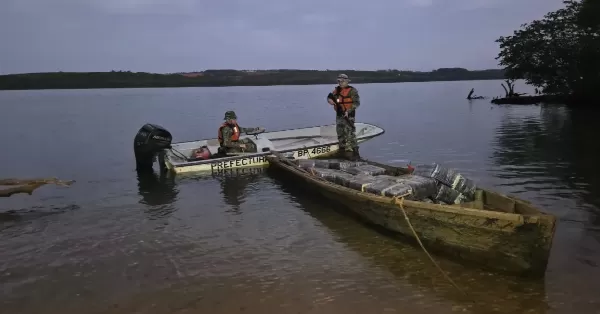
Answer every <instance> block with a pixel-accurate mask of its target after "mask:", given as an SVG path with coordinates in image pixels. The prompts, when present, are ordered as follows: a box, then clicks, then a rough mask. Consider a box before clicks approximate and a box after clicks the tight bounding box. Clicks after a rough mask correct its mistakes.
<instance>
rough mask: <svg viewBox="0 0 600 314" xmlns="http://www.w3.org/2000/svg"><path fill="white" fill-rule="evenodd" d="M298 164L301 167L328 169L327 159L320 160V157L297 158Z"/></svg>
mask: <svg viewBox="0 0 600 314" xmlns="http://www.w3.org/2000/svg"><path fill="white" fill-rule="evenodd" d="M297 162H298V166H300V168H303V169H307V170H308V169H311V168H322V169H329V168H330V167H329V164H330V163H329V160H320V159H299V160H298V161H297Z"/></svg>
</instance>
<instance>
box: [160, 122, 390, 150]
mask: <svg viewBox="0 0 600 314" xmlns="http://www.w3.org/2000/svg"><path fill="white" fill-rule="evenodd" d="M357 123H360V124H364V125H368V126H372V127H376V128H378V129H380V130H381V131H382V132H381V133H378V135H381V134H384V133H385V129H384V128H382V127H380V126H377V125H375V124H372V123H368V122H355V124H357ZM335 125H336V124H335V123H331V124H323V125H313V126H307V127H305V128H292V129H283V130H273V131H269V132H262V133H259V134H272V133H277V132H285V131H294V130H308V129H314V128H321V127H324V126H335ZM251 136H254V134H251V135H249V134H247V135H242V137H251ZM307 137H311V136H307ZM290 138H293V137H290ZM216 139H217V138H216V137H211V138H202V139H197V140H191V141H184V142H174V143H172V144H171V145H178V144H189V143H195V142H202V141H210V140H216ZM284 139H287V138H284Z"/></svg>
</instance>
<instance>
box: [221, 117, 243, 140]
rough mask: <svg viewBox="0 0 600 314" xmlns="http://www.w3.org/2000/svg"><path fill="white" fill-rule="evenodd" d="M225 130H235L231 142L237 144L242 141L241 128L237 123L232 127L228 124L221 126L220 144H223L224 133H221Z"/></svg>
mask: <svg viewBox="0 0 600 314" xmlns="http://www.w3.org/2000/svg"><path fill="white" fill-rule="evenodd" d="M223 128H232V129H233V135H231V140H232V141H233V142H237V141H238V140H239V139H240V126H239V125H238V124H237V123H236V124H235V125H233V126H231V125H229V124H228V123H227V122H225V123H223V124H221V126H220V127H219V132H218V133H219V134H218V136H219V144H221V145H222V144H223V132H221V130H223Z"/></svg>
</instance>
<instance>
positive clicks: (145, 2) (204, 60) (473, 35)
mask: <svg viewBox="0 0 600 314" xmlns="http://www.w3.org/2000/svg"><path fill="white" fill-rule="evenodd" d="M561 7H563V4H562V0H379V1H378V0H372V1H365V0H362V1H359V0H347V1H339V0H213V1H209V0H0V73H2V74H8V73H23V72H45V71H110V70H113V69H114V70H131V71H144V72H159V73H166V72H184V71H194V70H205V69H220V68H227V69H279V68H297V69H388V68H394V69H406V70H427V71H428V70H432V69H436V68H439V67H465V68H468V69H484V68H497V67H498V65H497V61H496V60H495V59H494V58H495V57H496V55H497V53H498V45H497V43H495V42H494V40H495V39H497V38H498V37H499V36H501V35H510V34H512V31H513V30H515V29H517V28H518V27H519V25H521V24H522V23H526V22H529V21H531V20H533V19H538V18H541V17H543V15H544V14H545V13H547V12H549V11H553V10H556V9H558V8H561Z"/></svg>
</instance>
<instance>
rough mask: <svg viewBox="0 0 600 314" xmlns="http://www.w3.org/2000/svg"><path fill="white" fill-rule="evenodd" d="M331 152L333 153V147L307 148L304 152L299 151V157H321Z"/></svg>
mask: <svg viewBox="0 0 600 314" xmlns="http://www.w3.org/2000/svg"><path fill="white" fill-rule="evenodd" d="M330 151H331V145H325V146H318V147H313V148H307V149H304V150H299V151H298V157H302V156H309V157H310V156H311V155H321V154H325V153H329V152H330Z"/></svg>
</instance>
